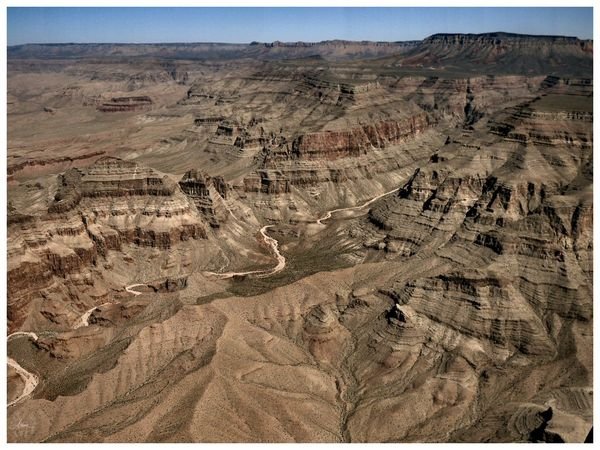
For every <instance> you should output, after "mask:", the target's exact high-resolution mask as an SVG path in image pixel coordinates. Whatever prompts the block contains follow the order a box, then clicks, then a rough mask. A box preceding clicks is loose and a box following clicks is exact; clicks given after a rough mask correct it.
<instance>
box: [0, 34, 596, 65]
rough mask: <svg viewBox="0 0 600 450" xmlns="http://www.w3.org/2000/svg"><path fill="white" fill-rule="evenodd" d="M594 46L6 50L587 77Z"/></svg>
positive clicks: (515, 42)
mask: <svg viewBox="0 0 600 450" xmlns="http://www.w3.org/2000/svg"><path fill="white" fill-rule="evenodd" d="M592 57H593V42H592V41H591V40H581V39H578V38H576V37H568V36H536V35H525V34H514V33H503V32H495V33H483V34H434V35H432V36H430V37H428V38H425V39H423V40H422V41H406V42H373V41H343V40H332V41H322V42H279V41H275V42H271V43H261V42H252V43H250V44H225V43H169V44H76V43H66V44H25V45H17V46H11V47H8V58H9V59H79V58H111V59H122V58H125V59H131V58H164V59H193V60H197V59H200V60H234V59H258V60H286V59H304V58H310V59H318V58H322V59H324V60H329V61H352V60H358V59H363V60H364V59H372V60H379V62H380V63H381V64H382V65H392V66H404V67H432V68H446V69H449V70H452V69H453V68H460V70H463V71H464V70H467V71H468V70H470V69H473V70H477V71H481V68H482V66H487V67H488V69H486V70H489V71H490V72H492V73H494V72H503V73H507V72H508V73H526V74H533V73H540V74H541V73H560V74H573V75H580V74H591V71H592Z"/></svg>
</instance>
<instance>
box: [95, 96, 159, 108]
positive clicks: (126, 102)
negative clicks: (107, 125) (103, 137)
mask: <svg viewBox="0 0 600 450" xmlns="http://www.w3.org/2000/svg"><path fill="white" fill-rule="evenodd" d="M152 105H153V101H152V99H151V98H150V97H148V96H145V95H142V96H136V97H113V98H111V99H110V101H108V102H104V103H102V104H100V105H98V107H97V109H98V111H102V112H131V111H144V110H147V109H150V108H151V107H152Z"/></svg>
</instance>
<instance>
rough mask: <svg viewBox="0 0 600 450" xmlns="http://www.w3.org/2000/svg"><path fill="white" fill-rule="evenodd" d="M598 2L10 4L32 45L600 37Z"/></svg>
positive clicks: (15, 41) (11, 30)
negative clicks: (495, 34)
mask: <svg viewBox="0 0 600 450" xmlns="http://www.w3.org/2000/svg"><path fill="white" fill-rule="evenodd" d="M592 11H593V10H592V8H406V7H403V8H289V7H285V8H274V7H271V8H147V7H138V8H109V7H104V8H16V7H9V8H8V14H7V17H8V45H19V44H25V43H65V42H78V43H88V42H96V43H101V42H109V43H156V42H160V43H167V42H232V43H248V42H252V41H258V42H272V41H277V40H279V41H284V42H292V41H311V42H314V41H321V40H328V39H346V40H373V41H406V40H416V39H423V38H425V37H427V36H430V35H432V34H435V33H485V32H492V31H506V32H513V33H525V34H555V35H566V36H577V37H579V38H582V39H591V38H592V37H593V12H592Z"/></svg>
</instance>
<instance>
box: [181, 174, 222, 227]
mask: <svg viewBox="0 0 600 450" xmlns="http://www.w3.org/2000/svg"><path fill="white" fill-rule="evenodd" d="M179 186H180V187H181V190H182V191H183V192H184V193H185V195H187V196H188V197H189V198H190V199H191V200H192V201H193V202H194V204H195V205H196V208H197V209H198V211H199V212H201V213H202V214H203V215H204V217H205V218H206V220H207V221H208V223H209V224H210V226H211V227H214V228H218V227H219V226H220V224H221V223H223V222H225V221H226V220H227V218H228V216H229V214H228V211H227V208H226V207H224V204H223V199H225V198H227V190H228V188H227V183H225V180H224V178H223V177H221V176H217V177H210V176H209V175H207V174H206V173H205V172H202V171H200V170H196V169H192V170H188V171H187V172H186V173H185V174H184V175H183V177H182V178H181V180H180V181H179Z"/></svg>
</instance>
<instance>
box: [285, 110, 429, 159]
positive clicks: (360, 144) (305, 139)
mask: <svg viewBox="0 0 600 450" xmlns="http://www.w3.org/2000/svg"><path fill="white" fill-rule="evenodd" d="M429 125H430V120H429V117H428V116H427V114H425V113H423V114H420V115H418V116H413V117H410V118H408V119H405V120H402V121H397V122H396V121H388V122H377V123H374V124H370V125H363V126H362V127H360V128H354V129H351V130H347V131H333V130H331V131H325V132H320V133H312V134H306V135H302V136H299V137H298V138H296V139H295V140H294V142H292V146H291V149H290V153H289V155H290V157H291V158H295V159H309V160H310V159H317V158H322V159H326V160H329V159H336V158H343V157H350V156H359V155H361V154H364V153H366V152H367V151H368V150H370V149H372V148H379V149H381V148H385V147H386V146H388V145H394V144H397V143H399V142H402V141H403V140H405V139H407V138H410V137H413V136H414V135H416V134H419V133H421V132H422V131H423V130H425V129H426V128H427V127H428V126H429ZM274 157H275V158H281V157H282V155H281V153H276V154H275V155H274Z"/></svg>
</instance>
